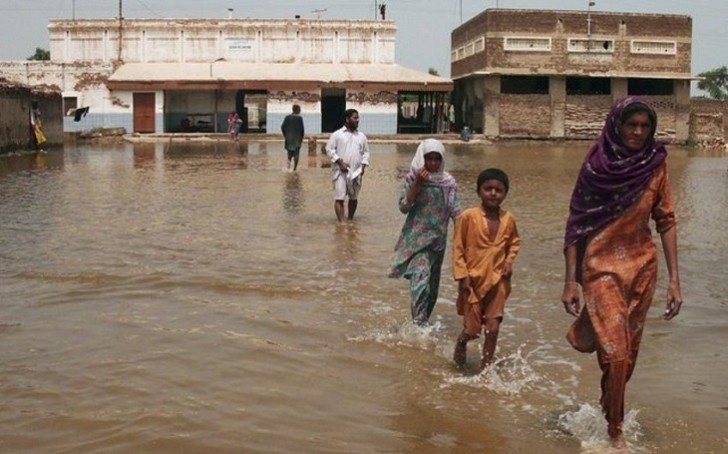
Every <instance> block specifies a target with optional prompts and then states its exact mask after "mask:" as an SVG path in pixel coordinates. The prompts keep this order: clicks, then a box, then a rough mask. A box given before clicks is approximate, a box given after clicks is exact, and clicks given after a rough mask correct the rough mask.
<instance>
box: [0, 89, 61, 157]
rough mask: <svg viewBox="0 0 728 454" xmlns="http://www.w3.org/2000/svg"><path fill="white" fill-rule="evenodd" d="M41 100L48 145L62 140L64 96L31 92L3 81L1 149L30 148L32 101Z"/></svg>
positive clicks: (0, 96) (44, 131)
mask: <svg viewBox="0 0 728 454" xmlns="http://www.w3.org/2000/svg"><path fill="white" fill-rule="evenodd" d="M33 101H38V107H39V108H40V111H41V114H42V124H43V134H44V135H45V136H46V138H47V139H48V142H47V144H46V145H45V146H54V145H58V144H61V143H63V121H62V116H61V95H60V93H57V92H40V91H32V90H31V89H30V88H29V87H26V86H21V85H18V84H13V83H10V82H7V81H4V80H0V112H2V115H0V152H10V151H16V150H28V149H30V145H31V143H30V109H31V103H32V102H33Z"/></svg>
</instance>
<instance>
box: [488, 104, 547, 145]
mask: <svg viewBox="0 0 728 454" xmlns="http://www.w3.org/2000/svg"><path fill="white" fill-rule="evenodd" d="M499 127H500V134H501V135H502V136H519V137H534V138H535V137H539V138H540V137H549V136H550V135H551V98H550V97H549V95H500V121H499Z"/></svg>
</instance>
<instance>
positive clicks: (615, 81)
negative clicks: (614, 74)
mask: <svg viewBox="0 0 728 454" xmlns="http://www.w3.org/2000/svg"><path fill="white" fill-rule="evenodd" d="M628 93H629V90H628V84H627V79H621V78H612V104H614V102H615V101H616V100H618V99H620V98H624V97H625V96H627V94H628Z"/></svg>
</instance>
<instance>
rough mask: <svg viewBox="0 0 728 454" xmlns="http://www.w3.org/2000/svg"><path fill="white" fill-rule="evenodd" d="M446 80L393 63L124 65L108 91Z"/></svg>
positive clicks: (435, 84)
mask: <svg viewBox="0 0 728 454" xmlns="http://www.w3.org/2000/svg"><path fill="white" fill-rule="evenodd" d="M452 85H453V82H452V80H451V79H448V78H444V77H440V76H433V75H432V74H429V73H425V72H422V71H417V70H414V69H411V68H406V67H404V66H400V65H397V64H333V63H328V64H327V63H240V62H229V61H225V60H216V61H212V62H194V63H192V62H190V63H126V64H123V65H121V66H120V67H119V68H118V69H117V70H116V71H114V73H113V74H112V75H111V76H110V77H109V79H108V82H107V86H108V87H109V88H110V89H117V90H124V89H175V88H179V89H206V88H225V89H235V88H239V89H240V88H247V89H286V88H295V89H299V90H300V89H305V88H311V89H314V88H318V87H340V88H364V87H366V88H368V89H372V87H374V88H388V89H390V90H393V89H396V90H416V91H450V90H452Z"/></svg>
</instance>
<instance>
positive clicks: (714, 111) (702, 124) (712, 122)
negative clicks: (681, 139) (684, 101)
mask: <svg viewBox="0 0 728 454" xmlns="http://www.w3.org/2000/svg"><path fill="white" fill-rule="evenodd" d="M690 112H691V114H690V140H691V141H693V142H695V143H696V144H697V145H698V146H702V147H708V148H714V147H725V144H726V137H728V100H718V99H705V98H694V99H691V100H690Z"/></svg>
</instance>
